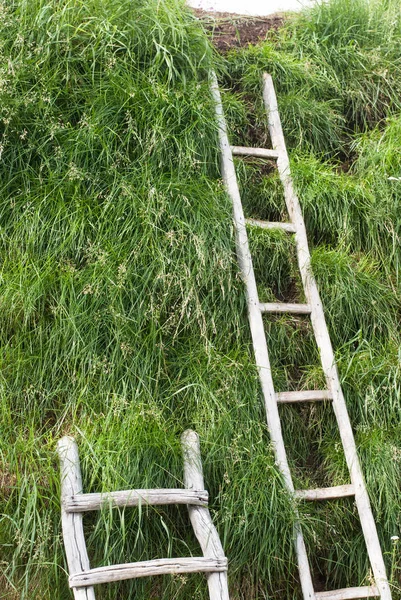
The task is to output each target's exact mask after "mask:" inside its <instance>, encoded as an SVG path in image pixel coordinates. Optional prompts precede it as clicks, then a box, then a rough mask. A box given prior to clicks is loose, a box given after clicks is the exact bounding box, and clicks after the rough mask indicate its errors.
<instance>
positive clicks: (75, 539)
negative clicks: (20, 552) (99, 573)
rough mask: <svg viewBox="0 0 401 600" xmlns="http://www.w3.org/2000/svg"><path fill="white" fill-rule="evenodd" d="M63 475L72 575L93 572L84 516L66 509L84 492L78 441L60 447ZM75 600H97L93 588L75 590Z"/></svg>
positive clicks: (65, 534) (64, 441)
mask: <svg viewBox="0 0 401 600" xmlns="http://www.w3.org/2000/svg"><path fill="white" fill-rule="evenodd" d="M57 450H58V455H59V458H60V471H61V473H60V474H61V523H62V529H63V540H64V547H65V553H66V557H67V564H68V571H69V573H70V574H75V573H81V572H84V571H87V570H88V569H90V564H89V558H88V553H87V551H86V543H85V537H84V530H83V524H82V515H80V514H76V513H69V512H67V511H66V509H65V506H64V504H65V499H66V498H68V497H71V496H74V495H75V494H80V493H81V492H82V477H81V468H80V465H79V455H78V447H77V444H76V442H75V440H74V439H73V438H71V437H68V436H65V437H63V438H61V440H60V441H59V442H58V444H57ZM74 598H75V600H95V591H94V589H93V587H91V586H88V587H86V588H84V589H74Z"/></svg>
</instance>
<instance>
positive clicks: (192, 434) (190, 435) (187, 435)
mask: <svg viewBox="0 0 401 600" xmlns="http://www.w3.org/2000/svg"><path fill="white" fill-rule="evenodd" d="M181 442H182V443H183V444H196V443H199V435H198V434H197V433H196V431H193V429H186V430H185V431H184V433H183V434H182V435H181Z"/></svg>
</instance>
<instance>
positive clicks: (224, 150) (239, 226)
mask: <svg viewBox="0 0 401 600" xmlns="http://www.w3.org/2000/svg"><path fill="white" fill-rule="evenodd" d="M211 90H212V96H213V99H214V102H215V110H216V119H217V125H218V129H219V142H220V151H221V157H222V175H223V181H224V183H225V186H226V189H227V192H228V194H229V196H230V198H231V200H232V203H233V214H234V228H235V241H236V249H237V258H238V264H239V267H240V271H241V275H242V279H243V281H244V284H245V290H246V296H247V304H248V317H249V325H250V329H251V335H252V342H253V349H254V354H255V361H256V365H257V369H258V373H259V378H260V383H261V387H262V392H263V397H264V401H265V409H266V419H267V424H268V428H269V433H270V437H271V440H272V444H273V448H274V452H275V455H276V462H277V465H278V468H279V469H280V471H281V473H282V475H283V479H284V483H285V485H286V487H287V489H288V491H289V492H290V493H291V494H292V493H294V484H293V481H292V477H291V473H290V469H289V466H288V460H287V454H286V451H285V446H284V440H283V435H282V430H281V423H280V416H279V412H278V406H277V401H276V397H275V393H274V385H273V379H272V374H271V367H270V360H269V354H268V350H267V343H266V336H265V331H264V324H263V318H262V313H261V311H260V304H259V297H258V292H257V286H256V279H255V274H254V270H253V265H252V257H251V253H250V249H249V242H248V235H247V232H246V223H245V217H244V211H243V208H242V203H241V196H240V192H239V187H238V182H237V177H236V173H235V167H234V162H233V158H232V152H231V146H230V143H229V140H228V135H227V128H226V123H225V118H224V113H223V106H222V103H221V97H220V92H219V88H218V83H217V78H216V75H215V73H212V75H211ZM295 548H296V553H297V559H298V567H299V575H300V580H301V586H302V591H303V595H304V598H307V599H309V600H313V599H314V598H315V593H314V589H313V583H312V576H311V572H310V566H309V561H308V557H307V553H306V548H305V542H304V538H303V535H302V532H301V529H300V526H299V523H298V524H296V525H295Z"/></svg>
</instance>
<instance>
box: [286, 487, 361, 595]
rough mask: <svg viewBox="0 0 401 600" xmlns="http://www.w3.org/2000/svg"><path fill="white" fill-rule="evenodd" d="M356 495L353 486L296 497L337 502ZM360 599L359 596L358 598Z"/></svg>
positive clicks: (300, 493) (299, 494)
mask: <svg viewBox="0 0 401 600" xmlns="http://www.w3.org/2000/svg"><path fill="white" fill-rule="evenodd" d="M354 495H355V487H354V486H353V485H352V484H346V485H336V486H333V487H327V488H316V489H315V490H296V491H295V497H296V498H298V499H299V500H310V501H313V500H335V499H336V498H346V497H347V496H354ZM357 597H358V598H359V596H357Z"/></svg>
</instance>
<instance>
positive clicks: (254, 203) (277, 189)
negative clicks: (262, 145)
mask: <svg viewBox="0 0 401 600" xmlns="http://www.w3.org/2000/svg"><path fill="white" fill-rule="evenodd" d="M235 166H236V173H237V178H238V184H239V188H240V192H241V200H242V205H243V208H244V213H245V217H247V218H248V217H249V218H253V219H261V220H263V221H274V222H277V221H278V222H288V221H289V217H288V211H287V207H286V205H285V200H284V189H283V186H282V183H281V181H280V177H279V174H278V171H277V167H276V161H271V160H265V159H260V158H254V157H246V158H243V159H238V160H237V159H236V160H235Z"/></svg>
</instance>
